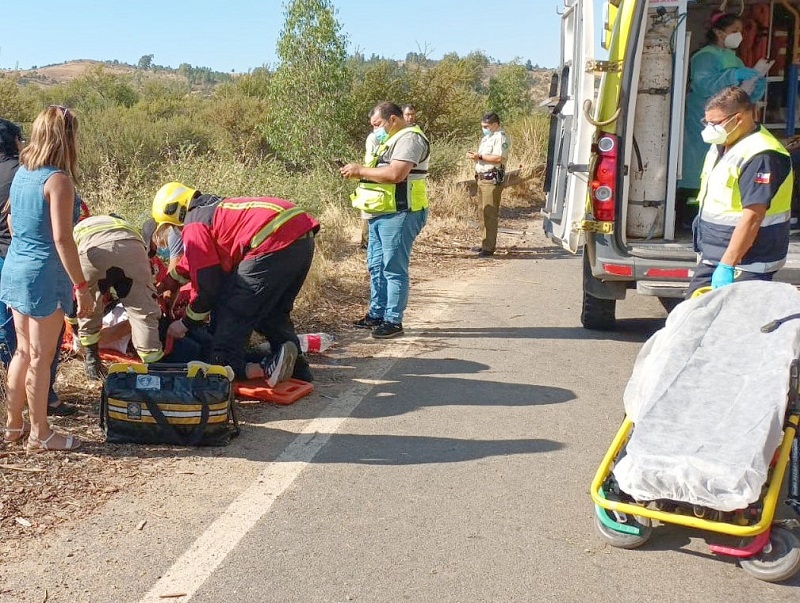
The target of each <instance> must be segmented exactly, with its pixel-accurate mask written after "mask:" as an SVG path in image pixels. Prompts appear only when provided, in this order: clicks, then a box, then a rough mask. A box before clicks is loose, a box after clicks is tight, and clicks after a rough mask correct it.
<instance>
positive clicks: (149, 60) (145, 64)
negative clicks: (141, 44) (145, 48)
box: [139, 54, 155, 71]
mask: <svg viewBox="0 0 800 603" xmlns="http://www.w3.org/2000/svg"><path fill="white" fill-rule="evenodd" d="M154 56H155V55H152V54H145V55H142V58H140V59H139V69H142V70H143V71H147V70H148V69H150V67H152V66H153V57H154Z"/></svg>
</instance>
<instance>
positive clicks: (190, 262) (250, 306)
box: [152, 182, 319, 387]
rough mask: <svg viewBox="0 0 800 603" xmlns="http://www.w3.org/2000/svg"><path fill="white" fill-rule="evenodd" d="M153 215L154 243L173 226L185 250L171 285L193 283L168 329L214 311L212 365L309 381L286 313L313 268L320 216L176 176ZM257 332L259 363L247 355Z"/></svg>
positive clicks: (245, 375) (185, 326)
mask: <svg viewBox="0 0 800 603" xmlns="http://www.w3.org/2000/svg"><path fill="white" fill-rule="evenodd" d="M152 215H153V219H154V220H155V221H156V223H158V225H159V226H158V228H157V229H156V231H155V233H154V237H155V239H156V241H157V243H158V244H162V245H163V244H164V243H165V242H166V241H167V240H168V238H169V231H170V230H173V229H179V230H180V231H181V238H182V240H183V250H184V255H183V257H182V258H181V260H180V261H179V262H178V265H177V267H176V268H175V269H174V270H172V271H171V272H170V278H171V279H172V280H173V281H174V285H175V286H174V287H173V288H177V286H178V285H180V284H184V283H187V282H189V283H191V288H192V291H191V297H190V301H189V305H188V306H187V308H186V313H185V315H184V317H183V318H181V319H179V320H176V321H175V322H173V323H172V324H171V325H170V326H169V330H168V331H167V332H168V334H169V335H170V336H172V337H174V338H175V339H182V338H183V337H185V336H186V334H187V333H188V332H189V330H191V329H197V328H200V327H202V326H203V325H204V324H205V323H206V321H207V320H208V319H209V317H210V315H211V313H212V311H213V313H214V320H213V323H214V324H213V339H212V341H211V345H210V347H211V361H212V362H213V363H215V364H223V365H230V366H231V368H233V370H234V373H235V374H236V377H237V378H238V379H260V378H264V380H265V381H266V382H267V384H268V385H269V386H271V387H274V386H275V385H277V384H278V383H279V382H281V381H285V380H286V379H289V378H290V377H294V378H297V379H302V380H304V381H312V380H313V375H312V374H311V370H310V368H309V366H308V362H307V361H306V360H305V358H304V357H303V356H301V355H299V348H300V342H299V340H298V338H297V333H296V332H295V330H294V325H293V324H292V320H291V316H290V313H291V311H292V309H293V306H294V300H295V298H296V297H297V295H298V293H299V292H300V289H301V288H302V286H303V283H304V282H305V278H306V275H307V274H308V270H309V268H310V267H311V260H312V258H313V256H314V235H315V233H316V232H317V231H318V230H319V222H317V221H316V220H315V219H314V218H313V217H311V215H309V214H307V213H306V212H304V211H303V210H302V209H300V208H299V207H296V206H295V205H294V204H293V203H290V202H289V201H285V200H283V199H275V198H272V197H256V198H250V197H239V198H222V197H218V196H215V195H207V194H206V195H204V194H202V193H201V192H200V191H198V190H195V189H193V188H190V187H188V186H186V185H185V184H181V183H180V182H169V183H167V184H165V185H164V186H162V187H161V188H160V189H159V191H158V192H157V193H156V196H155V198H154V199H153V208H152ZM254 330H255V331H257V332H258V333H261V334H262V335H264V336H265V337H266V338H267V340H268V341H269V343H270V348H271V350H273V353H272V354H271V355H270V356H269V357H265V358H263V359H262V361H261V362H260V363H251V362H247V359H246V356H245V347H246V344H247V342H248V340H249V338H250V335H251V333H252V332H253V331H254Z"/></svg>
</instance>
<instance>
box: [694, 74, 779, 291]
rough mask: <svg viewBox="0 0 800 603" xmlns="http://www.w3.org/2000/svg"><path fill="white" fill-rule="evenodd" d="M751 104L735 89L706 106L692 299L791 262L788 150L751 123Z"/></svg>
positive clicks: (760, 277) (767, 275) (770, 272)
mask: <svg viewBox="0 0 800 603" xmlns="http://www.w3.org/2000/svg"><path fill="white" fill-rule="evenodd" d="M754 109H755V107H754V105H753V103H752V102H751V100H750V97H749V96H748V95H747V93H746V92H745V91H744V90H742V89H741V88H737V87H735V86H730V87H728V88H725V89H723V90H721V91H720V92H718V93H717V94H715V95H714V96H712V97H711V98H710V99H709V100H708V102H707V103H706V106H705V119H704V120H703V125H704V129H703V132H702V136H703V140H705V141H706V143H708V144H710V145H711V148H710V149H709V151H708V154H707V155H706V158H705V163H704V164H703V170H702V175H701V183H700V195H699V200H700V213H699V215H698V217H697V219H696V220H695V224H694V241H695V251H698V252H699V254H700V256H699V260H698V264H697V268H696V269H695V274H694V277H693V278H692V281H691V283H690V284H689V290H688V295H691V294H692V292H694V291H695V290H697V289H699V288H700V287H704V286H707V285H709V284H710V285H711V287H712V288H715V289H716V288H718V287H722V286H725V285H729V284H731V283H733V282H734V281H743V280H754V279H758V280H765V281H770V280H772V277H773V276H774V274H775V272H777V271H778V269H779V268H780V267H781V266H783V264H784V263H785V262H786V253H787V251H788V247H789V218H790V211H791V201H792V183H793V177H792V165H791V159H790V157H789V153H788V151H787V150H786V149H785V148H784V147H783V145H782V144H781V143H780V142H778V140H777V139H776V138H775V137H774V136H773V135H772V134H770V133H769V131H768V130H767V129H766V128H764V127H763V126H762V125H760V124H757V123H756V122H755V119H754Z"/></svg>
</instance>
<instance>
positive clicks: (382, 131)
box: [372, 126, 389, 144]
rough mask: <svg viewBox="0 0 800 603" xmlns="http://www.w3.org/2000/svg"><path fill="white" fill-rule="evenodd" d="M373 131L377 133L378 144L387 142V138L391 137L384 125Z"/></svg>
mask: <svg viewBox="0 0 800 603" xmlns="http://www.w3.org/2000/svg"><path fill="white" fill-rule="evenodd" d="M372 133H373V134H375V140H377V141H378V144H383V143H384V142H386V139H387V138H389V135H388V134H387V133H386V128H384V127H383V126H381V127H380V128H378V129H377V130H373V131H372Z"/></svg>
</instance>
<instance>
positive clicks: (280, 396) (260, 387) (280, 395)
mask: <svg viewBox="0 0 800 603" xmlns="http://www.w3.org/2000/svg"><path fill="white" fill-rule="evenodd" d="M233 391H235V392H236V395H237V396H239V397H242V398H247V399H255V400H262V401H264V402H274V403H275V404H283V405H288V404H294V403H295V402H297V401H298V400H299V399H300V398H304V397H305V396H307V395H308V394H310V393H311V392H312V391H314V386H313V385H312V384H311V383H307V382H305V381H300V380H299V379H289V380H288V381H283V382H282V383H278V385H276V386H275V387H269V386H267V384H266V382H265V381H264V380H263V379H249V380H247V381H234V382H233Z"/></svg>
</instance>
